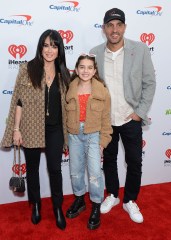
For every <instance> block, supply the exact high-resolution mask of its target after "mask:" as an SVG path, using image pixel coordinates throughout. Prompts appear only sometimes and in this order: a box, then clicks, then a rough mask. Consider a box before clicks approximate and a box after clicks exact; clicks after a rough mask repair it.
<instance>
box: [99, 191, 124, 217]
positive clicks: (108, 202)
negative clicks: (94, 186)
mask: <svg viewBox="0 0 171 240" xmlns="http://www.w3.org/2000/svg"><path fill="white" fill-rule="evenodd" d="M119 202H120V199H119V198H115V197H114V196H113V194H111V195H110V196H108V197H106V199H105V200H104V201H103V202H102V204H101V206H100V212H101V213H108V212H109V211H110V210H111V209H112V207H114V206H116V205H118V204H119Z"/></svg>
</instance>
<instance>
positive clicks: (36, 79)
mask: <svg viewBox="0 0 171 240" xmlns="http://www.w3.org/2000/svg"><path fill="white" fill-rule="evenodd" d="M47 37H49V38H50V42H52V43H54V44H55V45H56V46H57V47H58V57H57V58H56V59H55V69H56V74H57V73H60V75H61V78H60V81H61V85H62V87H63V88H64V86H65V87H66V88H68V84H69V81H70V74H69V71H68V69H67V67H66V59H65V50H64V44H63V40H62V38H61V36H60V34H59V33H58V32H57V31H56V30H51V29H48V30H46V31H45V32H43V33H42V35H41V36H40V38H39V42H38V45H37V51H36V56H35V58H34V59H32V60H31V61H29V62H28V67H27V69H28V74H29V77H30V79H31V82H32V84H33V86H34V88H41V81H42V78H43V75H44V59H43V56H42V50H43V46H44V43H45V40H46V38H47Z"/></svg>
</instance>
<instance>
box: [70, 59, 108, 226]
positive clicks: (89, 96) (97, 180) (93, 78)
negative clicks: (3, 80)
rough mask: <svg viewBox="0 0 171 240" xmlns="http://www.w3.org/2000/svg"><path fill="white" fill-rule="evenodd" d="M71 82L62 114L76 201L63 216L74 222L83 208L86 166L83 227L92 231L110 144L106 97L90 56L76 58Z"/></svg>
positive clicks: (97, 223) (104, 88)
mask: <svg viewBox="0 0 171 240" xmlns="http://www.w3.org/2000/svg"><path fill="white" fill-rule="evenodd" d="M72 80H73V81H72V82H71V83H70V85H69V90H68V92H67V94H66V101H67V104H66V110H67V111H66V113H67V130H68V132H69V135H68V143H69V153H70V173H71V183H72V187H73V192H74V194H75V196H76V198H75V200H74V202H73V204H72V205H71V207H70V208H69V209H68V211H67V213H66V216H67V217H68V218H75V217H77V216H78V215H79V214H80V213H81V212H82V211H83V210H84V209H85V208H86V206H85V201H84V195H85V192H86V185H85V179H84V178H85V168H86V166H87V170H88V183H89V194H90V199H91V201H92V211H91V214H90V217H89V220H88V223H87V227H88V228H89V229H91V230H93V229H97V228H98V227H99V226H100V205H101V202H102V201H103V198H104V182H103V176H102V171H101V155H102V152H103V149H104V148H106V147H107V145H108V144H109V142H110V141H111V136H110V134H111V133H112V127H111V122H110V95H109V92H108V90H107V88H106V87H105V86H104V84H103V82H102V81H101V79H100V78H99V75H98V72H97V65H96V62H95V56H94V55H93V56H92V55H88V54H82V55H81V56H80V57H79V58H78V60H77V63H76V66H75V71H74V73H73V76H72ZM100 153H101V154H100Z"/></svg>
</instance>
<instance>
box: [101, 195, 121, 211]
mask: <svg viewBox="0 0 171 240" xmlns="http://www.w3.org/2000/svg"><path fill="white" fill-rule="evenodd" d="M119 203H120V199H119V198H116V200H115V202H114V204H113V205H112V206H111V207H110V208H109V209H107V210H105V211H104V210H103V211H102V210H101V208H100V212H101V213H102V214H105V213H108V212H110V210H111V209H112V208H113V207H115V206H116V205H118V204H119Z"/></svg>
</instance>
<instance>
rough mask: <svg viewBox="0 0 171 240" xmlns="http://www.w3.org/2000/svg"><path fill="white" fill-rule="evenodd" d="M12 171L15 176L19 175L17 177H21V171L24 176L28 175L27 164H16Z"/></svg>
mask: <svg viewBox="0 0 171 240" xmlns="http://www.w3.org/2000/svg"><path fill="white" fill-rule="evenodd" d="M19 166H20V167H19ZM12 171H13V172H14V173H15V174H17V175H19V173H20V171H21V173H22V175H23V174H24V173H26V164H25V163H23V164H21V165H19V164H15V165H14V166H13V167H12Z"/></svg>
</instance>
